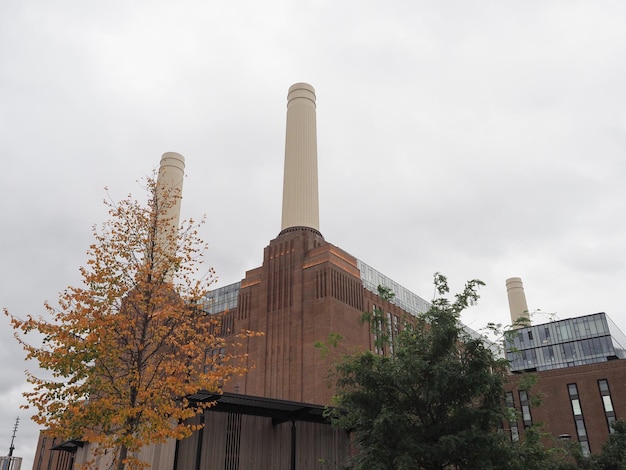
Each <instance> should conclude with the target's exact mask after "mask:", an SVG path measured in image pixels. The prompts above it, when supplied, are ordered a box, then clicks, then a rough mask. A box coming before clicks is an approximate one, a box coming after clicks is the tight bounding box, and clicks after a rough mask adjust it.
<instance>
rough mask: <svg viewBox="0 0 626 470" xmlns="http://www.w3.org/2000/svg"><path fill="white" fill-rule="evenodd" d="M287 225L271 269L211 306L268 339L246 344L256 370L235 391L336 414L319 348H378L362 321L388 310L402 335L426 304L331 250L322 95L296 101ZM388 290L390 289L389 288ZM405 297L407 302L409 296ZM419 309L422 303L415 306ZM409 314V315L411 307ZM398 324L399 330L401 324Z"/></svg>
mask: <svg viewBox="0 0 626 470" xmlns="http://www.w3.org/2000/svg"><path fill="white" fill-rule="evenodd" d="M284 168H285V172H284V184H283V210H282V225H281V231H280V233H279V234H278V236H277V237H276V238H275V239H274V240H272V241H270V243H269V245H268V246H267V247H266V248H265V250H264V254H263V264H262V266H260V267H258V268H256V269H252V270H250V271H248V272H247V273H246V276H245V278H244V279H243V280H242V281H241V283H238V284H235V285H233V286H226V287H224V288H222V289H217V290H216V291H215V292H213V293H212V294H211V296H210V302H209V308H210V311H212V312H219V311H224V310H226V309H228V314H227V316H226V318H225V325H226V326H227V328H229V329H231V331H235V332H236V331H240V330H241V329H249V330H253V331H258V332H263V333H264V336H262V337H258V338H253V339H250V340H249V341H247V342H246V344H245V349H246V352H247V353H248V354H249V360H250V364H251V365H252V366H253V369H252V370H251V371H250V372H249V373H248V374H246V375H245V376H244V377H241V378H237V379H235V380H233V382H232V383H231V384H230V386H229V390H231V391H232V390H236V391H238V392H239V393H242V394H246V395H253V396H260V397H267V398H277V399H283V400H292V401H298V402H305V403H316V404H327V403H329V401H330V398H331V396H332V390H331V389H330V388H329V386H328V381H327V377H328V372H329V368H330V362H329V361H327V360H324V359H323V358H322V355H321V353H320V351H319V350H318V349H317V348H315V346H314V344H315V342H316V341H324V340H326V339H327V338H328V335H329V334H330V333H337V334H339V335H341V336H342V337H343V339H342V340H341V341H340V345H339V351H340V352H348V351H352V350H357V349H361V350H367V349H372V348H373V338H371V334H370V331H369V327H368V325H366V324H365V325H364V324H362V322H361V316H362V313H363V312H364V311H366V310H368V311H371V310H372V308H373V305H379V306H381V307H384V308H385V309H386V311H387V312H388V315H389V318H390V320H391V321H390V323H391V324H393V323H394V322H395V324H396V325H397V324H398V323H399V322H400V321H401V319H402V318H403V317H404V316H405V315H407V314H408V313H409V312H411V313H416V311H417V310H419V307H417V305H418V304H419V305H420V307H421V310H422V311H423V310H425V309H426V308H427V303H426V302H425V301H423V300H422V299H419V298H418V297H417V296H415V295H414V294H411V293H410V292H408V291H406V290H405V289H402V288H401V287H400V286H397V285H395V283H393V282H392V281H390V280H388V279H386V278H385V277H384V276H382V275H381V274H380V273H378V272H376V271H374V270H373V269H372V268H370V267H369V266H367V265H365V264H364V263H361V262H360V261H359V260H357V259H356V258H355V257H353V256H351V255H350V254H348V253H347V252H345V251H343V250H342V249H340V248H338V247H336V246H334V245H332V244H331V243H328V242H327V241H326V240H324V237H323V236H322V234H321V232H320V228H319V208H318V182H317V137H316V96H315V90H314V89H313V87H312V86H311V85H308V84H306V83H297V84H295V85H293V86H292V87H291V88H290V89H289V93H288V97H287V131H286V139H285V167H284ZM386 281H388V282H386ZM378 284H385V285H387V286H388V287H391V288H392V290H393V291H394V292H395V293H396V295H398V300H399V302H398V301H397V302H396V304H401V302H402V299H405V300H406V299H408V300H409V301H408V302H405V304H406V305H394V304H391V303H388V302H383V301H382V300H381V299H380V298H379V297H378V295H377V294H376V291H377V286H378ZM402 294H404V295H402ZM411 300H412V301H413V302H411ZM409 305H410V306H409ZM394 319H395V320H394Z"/></svg>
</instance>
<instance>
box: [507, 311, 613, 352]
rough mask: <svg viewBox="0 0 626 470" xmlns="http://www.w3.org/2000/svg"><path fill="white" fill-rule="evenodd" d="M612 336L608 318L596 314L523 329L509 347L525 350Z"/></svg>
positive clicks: (510, 340) (511, 339)
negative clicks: (531, 347)
mask: <svg viewBox="0 0 626 470" xmlns="http://www.w3.org/2000/svg"><path fill="white" fill-rule="evenodd" d="M610 334H611V331H610V330H609V326H608V323H607V320H606V316H605V315H604V314H595V315H588V316H586V317H580V318H572V319H568V320H561V321H558V322H554V323H548V324H546V325H538V326H535V327H530V328H523V329H521V330H520V331H519V332H518V333H517V335H516V336H515V337H513V338H510V339H509V346H515V347H517V348H524V347H528V346H540V345H544V344H550V343H560V342H567V341H572V340H578V339H584V338H590V337H595V336H604V335H610Z"/></svg>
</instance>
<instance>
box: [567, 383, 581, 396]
mask: <svg viewBox="0 0 626 470" xmlns="http://www.w3.org/2000/svg"><path fill="white" fill-rule="evenodd" d="M567 390H568V392H569V394H570V396H577V395H578V387H576V384H568V385H567Z"/></svg>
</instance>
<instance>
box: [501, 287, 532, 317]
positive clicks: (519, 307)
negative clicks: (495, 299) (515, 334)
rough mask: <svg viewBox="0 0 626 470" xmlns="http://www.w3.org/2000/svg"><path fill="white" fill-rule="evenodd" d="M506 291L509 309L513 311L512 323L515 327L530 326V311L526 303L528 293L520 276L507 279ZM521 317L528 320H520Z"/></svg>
mask: <svg viewBox="0 0 626 470" xmlns="http://www.w3.org/2000/svg"><path fill="white" fill-rule="evenodd" d="M506 293H507V296H508V298H509V311H510V312H511V323H513V324H514V325H515V326H514V328H522V327H524V326H530V312H529V311H528V305H527V304H526V294H524V284H522V280H521V278H519V277H511V278H509V279H507V280H506ZM521 318H525V319H526V321H523V322H520V321H519V320H520V319H521ZM516 322H517V324H516Z"/></svg>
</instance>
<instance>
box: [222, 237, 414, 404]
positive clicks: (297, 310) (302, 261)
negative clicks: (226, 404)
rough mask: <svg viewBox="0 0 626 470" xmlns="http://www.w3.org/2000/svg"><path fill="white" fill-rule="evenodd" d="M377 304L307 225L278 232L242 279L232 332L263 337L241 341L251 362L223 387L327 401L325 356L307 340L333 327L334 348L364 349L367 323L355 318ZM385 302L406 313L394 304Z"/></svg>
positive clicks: (350, 266)
mask: <svg viewBox="0 0 626 470" xmlns="http://www.w3.org/2000/svg"><path fill="white" fill-rule="evenodd" d="M375 299H377V300H375ZM382 303H383V302H382V300H380V299H379V298H378V297H377V296H376V295H375V294H372V293H371V292H369V291H367V290H365V288H364V287H363V283H362V282H361V279H360V272H359V269H358V268H357V261H356V259H355V258H354V257H353V256H351V255H349V254H348V253H346V252H345V251H343V250H341V249H340V248H338V247H336V246H334V245H332V244H330V243H328V242H326V241H325V240H324V239H323V237H322V236H321V235H320V234H319V233H318V232H317V231H315V230H311V229H307V228H302V229H290V230H288V231H283V233H281V234H280V235H279V236H278V237H277V238H276V239H274V240H272V241H271V242H270V244H269V245H268V246H267V247H266V248H265V252H264V257H263V265H262V266H261V267H259V268H257V269H254V270H251V271H248V272H247V273H246V277H245V278H244V279H243V280H242V283H241V290H240V293H239V302H238V307H237V311H236V321H235V324H234V331H240V330H241V329H249V330H253V331H258V332H263V333H264V334H265V335H264V336H262V337H259V338H253V339H250V340H249V341H247V342H246V344H245V346H244V347H245V350H246V351H247V352H248V354H249V362H250V364H251V365H253V367H254V368H253V369H252V370H251V371H250V372H249V373H248V374H247V375H245V376H244V377H241V378H236V379H235V380H234V381H233V382H232V383H231V384H230V385H229V387H228V390H229V391H235V390H236V391H237V392H238V393H243V394H247V395H256V396H263V397H269V398H277V399H283V400H293V401H300V402H306V403H317V404H328V403H329V402H330V398H331V396H332V389H331V388H330V387H329V383H328V373H329V369H330V361H329V360H325V359H324V358H322V355H321V353H320V351H319V350H318V349H317V348H315V346H314V345H315V343H316V342H317V341H324V340H326V339H327V338H328V335H329V333H338V334H340V335H341V336H342V337H343V339H342V340H341V342H340V344H339V346H338V348H337V352H338V353H347V352H350V351H355V350H369V349H371V348H372V340H371V335H370V332H369V327H368V325H364V324H363V323H362V322H361V317H362V314H363V311H364V310H371V307H372V305H373V304H377V305H381V304H382ZM386 308H387V309H388V310H389V311H390V312H395V313H396V314H397V315H400V316H402V317H405V316H406V315H407V314H406V312H404V311H403V310H401V309H400V308H399V307H397V306H395V305H392V304H387V306H386Z"/></svg>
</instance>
